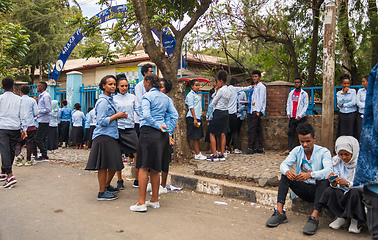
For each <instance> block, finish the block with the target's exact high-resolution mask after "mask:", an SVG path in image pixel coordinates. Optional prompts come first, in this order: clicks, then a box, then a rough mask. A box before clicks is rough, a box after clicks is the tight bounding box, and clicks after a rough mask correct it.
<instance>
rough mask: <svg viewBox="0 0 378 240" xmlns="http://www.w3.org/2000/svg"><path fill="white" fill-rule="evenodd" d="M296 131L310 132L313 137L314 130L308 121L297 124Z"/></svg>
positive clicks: (305, 133) (300, 132) (299, 132)
mask: <svg viewBox="0 0 378 240" xmlns="http://www.w3.org/2000/svg"><path fill="white" fill-rule="evenodd" d="M296 130H297V133H298V135H299V134H300V135H307V134H311V136H312V137H315V131H314V128H313V127H312V125H311V124H309V123H306V122H305V123H301V124H299V125H298V127H297V129H296Z"/></svg>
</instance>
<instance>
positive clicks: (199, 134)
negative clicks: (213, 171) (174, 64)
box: [185, 79, 206, 160]
mask: <svg viewBox="0 0 378 240" xmlns="http://www.w3.org/2000/svg"><path fill="white" fill-rule="evenodd" d="M189 85H190V87H191V89H192V90H191V91H190V92H189V93H188V95H186V99H185V103H186V105H188V110H189V111H188V113H187V114H186V136H187V138H188V139H189V140H190V139H191V140H193V147H194V152H195V155H194V159H195V160H206V157H205V156H204V155H202V153H201V152H200V139H201V138H203V128H202V124H201V123H202V121H201V118H202V117H201V114H202V101H201V97H200V96H199V95H198V94H197V92H198V91H199V88H200V83H199V81H198V79H192V80H190V82H189Z"/></svg>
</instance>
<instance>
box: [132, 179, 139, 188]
mask: <svg viewBox="0 0 378 240" xmlns="http://www.w3.org/2000/svg"><path fill="white" fill-rule="evenodd" d="M133 187H134V188H139V185H138V180H134V183H133Z"/></svg>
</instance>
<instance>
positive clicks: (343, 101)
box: [336, 74, 357, 137]
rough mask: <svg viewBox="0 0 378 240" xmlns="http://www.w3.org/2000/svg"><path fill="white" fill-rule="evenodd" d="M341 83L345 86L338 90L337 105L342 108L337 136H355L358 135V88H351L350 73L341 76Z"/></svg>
mask: <svg viewBox="0 0 378 240" xmlns="http://www.w3.org/2000/svg"><path fill="white" fill-rule="evenodd" d="M340 83H341V86H342V87H343V89H342V90H340V91H338V92H337V94H336V97H337V107H339V108H340V113H339V122H338V128H337V137H340V136H354V137H357V136H356V135H357V134H356V120H357V95H356V90H355V89H352V88H349V86H350V77H349V75H348V74H343V75H341V76H340Z"/></svg>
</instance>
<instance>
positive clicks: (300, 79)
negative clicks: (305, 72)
mask: <svg viewBox="0 0 378 240" xmlns="http://www.w3.org/2000/svg"><path fill="white" fill-rule="evenodd" d="M297 79H298V80H299V81H301V83H303V80H302V78H300V77H296V78H294V81H295V80H297Z"/></svg>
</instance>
